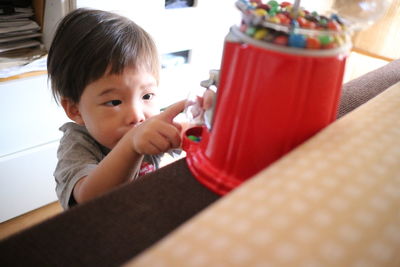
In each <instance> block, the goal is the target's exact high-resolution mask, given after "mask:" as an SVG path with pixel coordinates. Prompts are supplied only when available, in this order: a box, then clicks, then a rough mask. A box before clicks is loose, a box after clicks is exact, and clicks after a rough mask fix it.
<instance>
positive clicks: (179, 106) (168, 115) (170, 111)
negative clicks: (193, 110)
mask: <svg viewBox="0 0 400 267" xmlns="http://www.w3.org/2000/svg"><path fill="white" fill-rule="evenodd" d="M185 105H186V100H181V101H179V102H176V103H175V104H172V105H171V106H169V107H167V108H166V109H165V110H164V111H163V112H162V113H161V114H160V115H159V116H160V117H161V118H163V119H165V120H167V121H169V122H172V121H173V119H174V118H175V117H176V116H177V115H178V114H179V113H181V112H182V111H183V110H184V109H185Z"/></svg>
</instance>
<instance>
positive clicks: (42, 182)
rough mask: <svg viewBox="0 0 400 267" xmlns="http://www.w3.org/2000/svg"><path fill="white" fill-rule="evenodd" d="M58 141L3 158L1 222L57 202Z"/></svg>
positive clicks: (0, 165) (0, 196)
mask: <svg viewBox="0 0 400 267" xmlns="http://www.w3.org/2000/svg"><path fill="white" fill-rule="evenodd" d="M57 147H58V141H57V142H52V143H49V144H46V145H42V146H39V147H36V148H33V149H28V150H25V151H23V152H19V153H15V154H12V155H10V156H4V157H0V203H1V204H0V222H3V221H6V220H9V219H11V218H13V217H16V216H18V215H21V214H23V213H26V212H28V211H31V210H33V209H37V208H39V207H41V206H44V205H47V204H49V203H51V202H53V201H56V200H57V195H56V192H55V180H54V177H53V171H54V169H55V167H56V164H57V157H56V153H57Z"/></svg>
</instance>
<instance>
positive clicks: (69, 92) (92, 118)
mask: <svg viewBox="0 0 400 267" xmlns="http://www.w3.org/2000/svg"><path fill="white" fill-rule="evenodd" d="M159 66H160V64H159V60H158V54H157V50H156V47H155V44H154V42H153V40H152V39H151V37H150V36H149V35H148V34H147V33H146V32H145V31H144V30H143V29H142V28H140V27H139V26H138V25H136V24H135V23H134V22H132V21H131V20H129V19H127V18H125V17H122V16H119V15H117V14H114V13H110V12H106V11H100V10H90V9H77V10H74V11H73V12H71V13H69V14H68V15H67V16H66V17H65V18H64V19H63V20H62V21H61V23H60V25H59V26H58V29H57V31H56V34H55V37H54V40H53V42H52V45H51V48H50V51H49V54H48V63H47V67H48V73H49V79H50V80H51V87H52V91H53V95H54V97H55V99H56V101H58V102H60V103H61V105H62V107H63V108H64V110H65V113H66V114H67V116H68V117H69V118H70V119H71V120H72V121H74V122H69V123H66V124H64V125H63V126H62V127H61V128H60V130H62V131H63V132H64V136H63V137H62V139H61V141H60V146H59V148H58V152H57V156H58V164H57V167H56V170H55V172H54V176H55V179H56V182H57V187H56V192H57V195H58V198H59V200H60V202H61V205H62V206H63V208H64V209H67V208H69V207H71V206H72V205H74V204H76V203H82V202H85V201H87V200H90V199H92V198H94V197H97V196H99V195H101V194H103V193H105V192H107V191H110V190H111V189H112V188H115V187H116V186H118V185H121V184H124V183H127V182H129V181H132V180H133V179H135V178H137V177H138V176H140V175H143V174H145V173H147V172H149V171H152V170H154V169H157V168H158V167H159V161H160V157H161V155H162V154H163V153H165V152H168V151H169V150H171V149H174V148H179V147H180V144H181V137H180V130H181V127H180V125H179V124H177V123H175V122H173V119H174V117H175V116H176V115H178V114H179V113H180V112H181V111H182V110H183V109H184V106H185V102H184V101H181V102H178V103H175V104H174V105H172V106H171V107H170V108H168V109H167V110H165V111H164V112H163V113H161V114H159V107H158V105H157V85H158V82H159V68H160V67H159Z"/></svg>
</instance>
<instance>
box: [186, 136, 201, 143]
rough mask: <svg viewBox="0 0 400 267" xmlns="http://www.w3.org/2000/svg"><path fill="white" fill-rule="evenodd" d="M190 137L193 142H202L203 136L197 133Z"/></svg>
mask: <svg viewBox="0 0 400 267" xmlns="http://www.w3.org/2000/svg"><path fill="white" fill-rule="evenodd" d="M188 139H189V140H191V141H193V142H200V141H201V138H200V137H198V136H195V135H188Z"/></svg>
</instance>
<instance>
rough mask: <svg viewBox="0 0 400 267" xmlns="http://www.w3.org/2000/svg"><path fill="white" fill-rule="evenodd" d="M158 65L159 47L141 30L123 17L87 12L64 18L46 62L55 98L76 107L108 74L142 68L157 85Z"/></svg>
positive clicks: (73, 13)
mask: <svg viewBox="0 0 400 267" xmlns="http://www.w3.org/2000/svg"><path fill="white" fill-rule="evenodd" d="M159 65H160V64H159V58H158V53H157V49H156V46H155V44H154V42H153V40H152V39H151V37H150V36H149V35H148V34H147V33H146V32H145V31H144V30H143V29H142V28H141V27H139V26H138V25H137V24H135V23H134V22H133V21H131V20H129V19H127V18H125V17H123V16H120V15H117V14H114V13H111V12H107V11H102V10H93V9H86V8H79V9H76V10H74V11H72V12H71V13H69V14H68V15H67V16H65V17H64V18H63V20H62V21H61V22H60V24H59V25H58V28H57V31H56V34H55V36H54V39H53V42H52V44H51V47H50V50H49V53H48V59H47V71H48V76H49V79H50V80H51V88H52V92H53V96H54V98H55V99H56V101H59V100H60V99H61V98H68V99H70V100H71V101H73V102H75V103H78V102H79V100H80V97H81V95H82V93H83V90H84V88H85V87H86V86H87V85H88V84H89V83H91V82H94V81H96V80H97V79H99V78H101V77H102V76H103V75H104V74H105V73H106V71H109V74H120V73H122V72H123V70H124V68H125V67H136V68H143V69H144V70H146V71H149V72H150V73H152V74H153V75H154V77H155V78H156V80H157V82H158V80H159Z"/></svg>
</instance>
